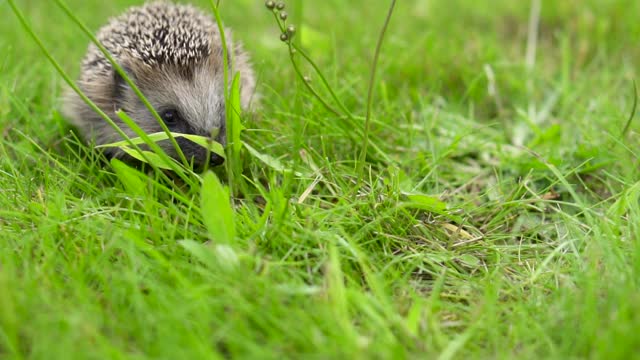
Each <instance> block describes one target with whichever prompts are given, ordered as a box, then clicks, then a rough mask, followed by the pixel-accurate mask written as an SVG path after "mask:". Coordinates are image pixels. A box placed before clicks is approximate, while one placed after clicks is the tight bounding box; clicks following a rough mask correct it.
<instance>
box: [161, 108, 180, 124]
mask: <svg viewBox="0 0 640 360" xmlns="http://www.w3.org/2000/svg"><path fill="white" fill-rule="evenodd" d="M160 117H161V118H162V121H164V123H165V124H167V126H171V125H175V124H177V123H178V121H179V120H180V113H178V110H176V109H167V110H164V111H162V112H161V113H160Z"/></svg>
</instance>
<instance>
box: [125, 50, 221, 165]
mask: <svg viewBox="0 0 640 360" xmlns="http://www.w3.org/2000/svg"><path fill="white" fill-rule="evenodd" d="M127 68H128V73H130V74H131V75H132V77H133V80H134V81H135V83H136V85H137V86H138V87H139V88H140V90H141V91H142V93H143V94H144V95H145V97H146V98H147V99H148V100H149V102H150V103H151V105H152V106H153V107H154V109H155V110H156V111H157V112H158V114H159V115H160V117H161V118H162V119H163V121H164V123H165V124H166V125H167V127H168V128H169V130H170V131H171V132H176V133H183V134H194V135H200V136H206V137H210V136H212V135H214V140H216V141H218V142H220V143H221V144H222V145H225V142H226V137H225V134H226V126H225V104H224V94H223V88H224V85H223V78H222V69H221V68H220V67H219V66H217V64H216V63H213V62H212V61H203V62H201V63H199V64H196V65H193V66H190V67H188V68H186V67H178V66H168V65H165V66H159V67H156V68H149V67H142V66H130V64H128V65H127ZM115 81H116V87H114V89H116V91H114V97H115V98H116V99H115V100H116V103H117V105H118V106H119V107H120V108H122V109H123V110H124V111H125V112H127V114H128V115H129V116H131V118H133V119H134V120H135V121H136V122H137V123H138V125H139V126H140V127H141V128H142V129H143V130H144V131H145V132H146V133H154V132H160V131H162V127H161V126H160V124H158V122H157V120H156V119H155V118H154V117H153V115H152V114H151V113H150V112H149V111H148V109H147V108H146V106H145V105H144V104H143V103H142V101H140V99H138V98H137V96H136V95H135V94H134V93H133V91H132V90H131V89H130V88H129V87H128V86H126V85H124V83H123V80H122V79H118V78H117V77H116V80H115ZM176 141H177V142H178V145H179V146H180V148H181V150H182V152H183V153H184V155H185V156H186V158H187V159H188V160H190V161H193V162H194V164H195V165H197V166H199V167H202V166H204V165H205V162H206V161H207V158H209V162H210V163H209V166H211V165H220V164H222V163H223V161H224V159H223V158H222V157H220V156H218V155H216V154H213V153H211V154H207V151H206V149H204V148H203V147H201V146H199V145H197V144H195V143H193V142H191V141H189V140H187V139H185V138H176ZM159 145H161V146H162V148H163V149H164V150H165V151H166V152H167V153H168V154H169V155H171V156H173V157H174V158H178V156H177V153H176V151H175V149H174V148H173V146H172V144H171V143H170V142H169V141H168V140H165V141H161V142H160V143H159Z"/></svg>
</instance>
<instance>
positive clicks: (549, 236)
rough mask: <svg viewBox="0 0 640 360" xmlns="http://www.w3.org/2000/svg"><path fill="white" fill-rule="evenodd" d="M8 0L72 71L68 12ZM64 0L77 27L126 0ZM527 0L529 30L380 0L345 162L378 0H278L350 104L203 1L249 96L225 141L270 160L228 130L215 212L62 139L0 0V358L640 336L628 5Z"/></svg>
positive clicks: (634, 51) (504, 3)
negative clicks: (234, 164)
mask: <svg viewBox="0 0 640 360" xmlns="http://www.w3.org/2000/svg"><path fill="white" fill-rule="evenodd" d="M194 2H195V3H197V4H199V5H200V6H201V7H202V8H203V9H210V6H209V1H204V0H203V1H194ZM16 3H17V5H18V7H19V8H20V9H21V10H22V11H23V12H24V14H25V16H26V18H27V20H28V21H29V23H30V24H31V25H32V27H33V29H34V31H35V32H36V33H37V34H38V35H39V36H40V37H41V38H42V40H43V42H44V43H45V45H46V46H47V48H48V49H49V50H50V51H51V53H52V55H53V56H54V57H55V58H56V59H57V60H58V62H60V63H61V64H62V66H63V68H64V70H65V71H67V72H68V73H69V74H71V75H72V76H74V77H75V76H76V75H77V74H78V70H79V63H80V59H81V57H82V55H83V53H84V51H85V49H86V46H87V44H88V41H89V40H88V39H87V38H86V37H85V36H84V35H83V34H82V31H81V30H80V29H78V28H77V27H76V26H75V25H74V24H73V23H72V21H71V20H69V19H68V18H67V17H66V16H65V15H64V13H63V12H62V11H61V10H60V9H58V8H57V6H56V5H55V2H53V1H26V0H21V1H16ZM67 3H68V4H69V5H70V7H71V9H73V11H74V13H75V15H76V16H78V17H79V18H80V19H81V20H82V21H83V22H85V23H86V24H87V25H88V26H89V27H90V28H91V29H93V30H96V29H98V28H99V26H101V25H102V24H104V23H105V21H106V18H107V16H111V15H115V14H118V13H119V12H121V11H122V10H123V9H124V8H126V7H127V6H129V5H132V4H134V3H139V2H137V1H125V0H118V1H110V2H102V3H101V2H85V1H80V0H67ZM542 3H543V4H542V8H541V11H540V13H539V15H540V16H539V19H538V21H536V22H535V24H537V25H538V32H537V33H536V34H537V36H531V35H532V34H531V33H530V31H529V28H530V19H531V18H532V17H531V16H530V10H531V9H530V8H531V7H530V4H529V3H528V2H527V1H511V0H497V1H490V0H479V1H475V2H470V1H464V0H433V1H426V0H411V1H409V0H407V1H399V2H398V4H397V6H396V12H395V14H394V15H393V18H392V20H391V23H390V25H389V29H388V31H387V34H386V38H385V42H384V43H383V46H382V50H381V53H380V62H379V64H378V73H377V76H376V82H375V84H374V87H373V91H374V93H373V94H374V101H373V107H372V109H371V110H372V111H371V129H370V133H369V141H370V143H371V146H370V148H369V149H368V152H367V158H366V163H365V164H364V166H363V169H362V171H361V172H359V171H358V169H359V166H358V158H359V156H360V155H361V154H362V136H361V134H362V131H363V129H364V116H365V112H366V108H367V90H368V88H367V86H368V81H367V79H369V75H370V73H369V72H370V69H371V60H372V57H373V50H374V48H375V44H376V41H377V39H378V35H379V31H380V28H381V26H382V24H383V21H384V17H385V15H386V11H387V7H388V5H389V2H387V1H381V0H375V1H373V0H367V1H365V0H354V1H339V0H330V1H313V2H308V1H302V0H290V1H288V2H287V6H288V8H287V10H288V12H289V22H291V23H293V24H295V25H296V27H297V28H298V34H297V37H296V41H299V44H300V45H301V46H302V48H304V49H305V51H306V52H308V53H309V54H310V56H311V57H312V58H313V59H314V61H316V62H317V64H318V66H319V67H320V69H322V71H323V73H324V75H325V76H326V78H327V80H328V82H329V83H330V84H331V86H332V89H333V90H334V91H335V93H336V94H337V96H338V97H339V99H340V101H341V102H342V103H344V105H345V107H346V108H347V109H348V110H349V111H350V112H351V113H352V114H353V115H354V117H353V119H349V118H348V117H339V116H336V115H335V114H333V113H331V112H330V111H328V110H327V109H326V108H325V107H324V106H323V105H322V104H321V103H320V102H319V101H317V99H315V98H314V97H313V96H311V95H310V93H309V92H308V91H307V90H306V88H305V86H304V85H303V84H302V83H301V82H300V81H298V79H297V77H296V73H295V71H294V69H293V67H292V66H291V64H290V62H289V58H288V51H287V48H286V45H285V44H283V43H282V42H281V41H280V40H279V38H278V37H279V31H278V27H277V25H276V23H275V21H274V19H273V16H272V15H271V14H270V13H269V12H268V11H266V10H265V8H264V5H263V2H262V1H249V0H238V1H224V0H223V1H222V6H221V16H222V18H223V19H224V21H225V23H226V24H227V25H229V26H230V27H232V28H233V29H234V30H235V36H237V37H239V38H241V39H242V40H243V41H244V43H245V46H246V48H247V49H248V50H249V51H250V52H251V54H252V56H253V59H254V63H255V67H256V71H257V73H258V74H259V91H260V93H261V94H262V100H261V102H262V106H261V107H260V109H259V110H257V112H256V114H252V115H251V116H246V117H245V119H244V123H245V126H246V127H247V128H248V129H247V130H246V131H245V132H244V134H243V140H244V141H246V142H247V143H248V144H250V145H251V146H252V147H253V148H254V149H255V150H256V151H257V152H258V153H259V154H262V155H263V156H268V157H271V158H272V159H278V160H279V161H280V163H281V164H282V165H283V166H284V167H285V168H286V169H285V171H279V170H278V169H274V168H273V167H270V166H267V165H265V163H264V162H263V161H260V160H259V159H258V158H257V157H255V156H253V155H251V154H250V153H248V152H244V155H243V161H244V163H245V176H246V180H247V184H248V185H247V189H246V191H247V193H245V194H243V195H244V196H243V197H242V198H240V197H238V198H236V199H235V200H234V202H233V207H232V210H230V208H229V207H228V205H226V203H225V201H224V200H225V198H224V197H222V198H221V196H222V195H223V194H224V192H223V191H222V190H218V191H215V189H217V188H216V187H215V186H214V185H212V184H215V183H214V182H211V178H208V180H206V182H205V185H206V186H205V189H204V190H203V191H201V188H200V186H194V187H193V188H185V187H179V186H175V187H173V186H169V185H167V182H166V181H163V180H162V179H161V178H160V177H159V176H158V175H157V174H156V175H154V174H151V175H150V176H149V177H147V176H144V175H143V174H141V173H138V172H135V171H133V170H130V169H128V168H122V167H115V168H113V167H111V166H110V165H105V164H103V163H101V160H100V159H99V158H98V157H97V156H96V155H95V154H92V153H91V152H88V151H87V150H86V149H84V148H82V147H78V146H77V145H75V144H76V142H75V141H74V140H73V138H72V136H71V135H70V133H69V129H68V127H67V125H66V123H65V121H64V119H63V118H62V117H61V116H60V115H59V114H58V110H59V109H60V95H61V90H62V85H63V82H62V78H61V77H60V76H59V74H58V73H57V72H56V71H55V69H54V68H53V67H52V66H51V64H50V63H49V62H48V61H47V59H46V58H45V57H44V56H43V54H42V53H41V51H40V50H39V48H38V47H37V46H36V44H35V43H34V42H33V41H32V39H31V38H30V37H29V36H28V34H27V33H26V32H25V31H24V30H23V29H22V28H21V27H20V24H19V23H18V21H17V18H16V17H15V16H13V15H12V13H11V10H10V8H9V6H8V4H7V1H0V13H2V14H3V15H4V16H3V20H2V21H0V189H1V192H0V234H1V240H0V358H10V359H13V358H16V359H20V358H42V359H56V358H65V359H67V358H96V359H105V358H172V359H175V358H189V359H193V358H196V359H197V358H216V357H217V358H225V357H230V356H231V357H239V358H281V357H289V358H432V357H433V358H437V357H439V358H442V359H450V358H460V359H466V358H524V359H529V358H530V359H547V358H555V359H567V358H620V359H628V358H634V357H635V358H639V357H640V355H638V349H640V336H638V335H637V333H636V331H637V329H638V328H639V327H640V312H639V311H638V304H640V287H639V286H640V280H639V279H640V181H639V179H640V166H639V165H640V164H639V159H638V157H639V156H640V146H639V145H640V136H639V134H640V124H639V122H638V121H637V120H638V119H637V118H636V117H634V118H631V124H630V126H629V129H628V130H627V131H626V133H625V132H624V129H625V126H626V124H627V122H628V121H629V119H630V116H633V115H634V114H631V112H632V109H633V107H634V102H635V96H636V95H635V94H634V82H635V81H637V80H638V78H639V77H638V71H639V69H640V46H639V44H638V39H640V22H638V21H637V14H640V2H637V1H628V0H580V1H578V0H566V1H542ZM533 19H536V17H535V16H534V17H533ZM527 54H529V56H527ZM532 55H533V56H532ZM302 69H303V72H304V74H308V75H313V73H312V72H311V71H310V68H308V67H303V68H302ZM320 83H321V82H320V79H319V78H318V77H317V76H312V81H311V84H313V85H314V86H316V87H318V88H320ZM320 93H321V94H322V96H323V98H325V99H327V101H328V102H329V103H330V104H331V105H332V106H336V104H335V103H334V102H333V100H331V97H330V96H328V94H327V93H326V92H325V91H324V90H320ZM116 166H117V165H116ZM291 170H293V171H291ZM197 183H198V182H197V181H195V182H194V184H196V185H197ZM229 219H232V221H233V222H234V223H235V225H234V226H233V227H229V226H225V227H221V225H220V224H228V222H229ZM231 228H233V229H234V231H235V233H234V231H233V230H229V229H231Z"/></svg>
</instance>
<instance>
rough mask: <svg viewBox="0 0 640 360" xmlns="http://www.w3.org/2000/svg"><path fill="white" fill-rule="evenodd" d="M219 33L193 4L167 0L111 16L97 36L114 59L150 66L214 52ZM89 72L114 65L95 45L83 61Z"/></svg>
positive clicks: (179, 62) (183, 61)
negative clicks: (135, 61) (177, 3)
mask: <svg viewBox="0 0 640 360" xmlns="http://www.w3.org/2000/svg"><path fill="white" fill-rule="evenodd" d="M218 37H219V35H218V30H217V26H216V25H215V23H213V22H212V20H211V18H209V17H207V16H206V15H204V14H203V13H202V12H200V11H198V10H197V9H196V8H194V7H192V6H190V5H175V4H171V3H168V2H165V1H156V2H150V3H147V4H145V5H143V6H140V7H134V8H131V9H129V11H127V12H126V13H124V14H122V15H120V16H118V17H115V18H113V19H111V21H110V22H109V24H108V25H106V26H105V27H103V28H102V29H101V30H100V31H99V33H98V36H97V38H98V40H99V41H100V42H101V43H102V44H103V45H104V47H105V48H106V49H107V50H108V51H109V52H110V53H111V54H112V55H113V56H114V58H115V59H117V60H119V59H121V58H125V57H129V58H132V59H135V60H138V61H140V62H142V63H144V64H146V65H148V66H157V65H164V64H168V65H176V66H182V67H184V66H190V65H192V64H194V63H197V62H199V61H202V60H203V59H205V58H206V57H207V56H209V55H210V54H211V49H212V47H213V46H212V44H213V42H214V41H216V40H217V38H218ZM82 66H83V73H84V74H86V75H92V74H94V75H95V74H104V73H106V72H109V71H111V70H112V65H111V63H109V61H108V60H107V59H106V58H105V57H104V55H103V54H102V53H101V52H100V50H99V49H98V48H97V47H96V46H95V45H90V47H89V51H88V52H87V55H86V57H85V59H84V61H83V65H82Z"/></svg>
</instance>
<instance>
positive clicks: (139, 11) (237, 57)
mask: <svg viewBox="0 0 640 360" xmlns="http://www.w3.org/2000/svg"><path fill="white" fill-rule="evenodd" d="M218 29H219V28H218V26H217V23H216V22H215V21H214V20H213V19H212V18H211V17H210V16H207V15H205V13H204V12H202V11H201V10H199V9H197V8H195V7H193V6H191V5H186V4H174V3H171V2H167V1H155V2H150V3H146V4H144V5H142V6H136V7H131V8H129V9H128V10H127V11H126V12H125V13H123V14H122V15H120V16H118V17H115V18H112V19H111V20H110V21H109V23H108V24H107V25H106V26H104V27H102V28H101V29H100V30H99V31H98V34H97V39H98V40H99V41H100V43H101V44H102V45H103V46H104V47H105V48H106V49H107V50H108V51H109V52H110V54H111V55H112V57H113V58H114V59H115V61H116V62H117V63H118V64H119V65H120V66H121V67H122V68H123V69H124V70H125V72H126V74H127V77H129V78H130V79H131V80H132V81H133V82H134V83H135V84H136V86H137V87H138V88H139V89H140V91H141V92H142V93H143V94H144V96H145V97H146V98H147V100H148V101H149V103H150V104H151V105H152V106H153V108H154V110H156V112H157V113H158V115H159V116H160V117H161V119H162V121H163V122H164V123H165V124H166V126H167V127H168V129H169V130H170V131H172V132H176V133H184V134H194V135H200V136H207V137H210V136H211V135H213V134H216V133H217V135H216V136H215V138H214V139H213V140H215V141H217V142H219V143H221V144H222V145H223V146H224V145H225V143H226V136H225V134H226V125H225V100H224V65H223V64H224V62H223V57H224V55H223V46H222V41H221V36H220V32H219V30H218ZM225 39H226V43H227V48H228V49H229V51H228V58H229V59H231V57H233V67H234V68H233V69H230V70H232V71H233V72H230V73H231V74H232V73H235V72H239V73H240V79H241V81H240V103H241V108H242V109H243V110H248V109H249V107H250V104H251V100H252V96H253V93H254V90H255V76H254V72H253V70H252V68H251V64H250V60H249V56H248V54H247V53H246V52H245V51H244V50H243V48H242V45H241V44H240V43H239V42H234V41H232V39H231V33H230V31H229V30H228V29H225ZM231 63H232V62H231V61H229V62H228V64H231ZM77 85H78V87H79V88H80V90H82V92H83V93H84V94H85V95H86V96H87V97H88V98H89V99H91V100H92V101H93V102H94V103H95V104H96V105H97V106H98V107H99V108H100V109H101V110H102V111H104V112H105V113H106V114H107V115H108V116H109V117H110V118H111V119H112V120H113V121H114V122H115V123H116V124H117V125H118V126H119V127H120V128H121V129H122V130H123V131H124V132H125V133H126V134H127V136H129V137H136V134H135V133H134V132H133V131H132V130H131V129H130V128H129V127H128V126H127V125H126V124H124V123H123V122H122V120H121V119H120V118H119V117H118V116H117V115H116V112H117V111H118V110H122V111H124V112H125V113H127V115H129V116H130V117H131V118H132V119H134V121H135V122H136V123H137V124H138V125H139V126H140V128H141V129H142V130H143V131H144V132H146V133H148V134H150V133H155V132H160V131H162V127H161V125H160V124H159V123H158V121H157V120H156V118H155V117H154V116H153V115H152V113H151V112H150V111H149V110H148V108H147V107H146V106H145V105H144V104H143V102H142V101H141V100H140V99H139V98H138V97H137V96H136V94H135V93H134V92H133V90H132V89H131V87H130V86H129V85H128V84H127V82H126V81H125V80H124V78H123V77H121V76H120V75H119V73H118V72H117V71H116V70H115V69H114V67H113V66H112V64H111V63H110V62H109V60H107V58H106V57H105V56H104V54H103V53H102V52H101V51H100V50H99V49H98V48H97V46H95V45H94V44H90V45H89V48H88V50H87V53H86V55H85V57H84V59H83V61H82V65H81V72H80V77H79V79H78V81H77ZM63 113H64V115H65V116H66V117H67V118H68V119H69V120H70V122H71V124H72V125H74V126H75V128H77V129H78V131H79V132H80V135H81V137H83V138H84V139H85V140H87V141H88V142H89V143H91V144H93V145H103V144H108V143H112V142H115V141H120V140H122V139H121V136H120V135H119V134H118V132H116V131H115V129H113V127H112V126H111V125H109V123H108V122H107V121H105V119H103V118H102V117H101V116H100V115H98V114H97V113H96V112H94V111H93V110H92V109H91V108H90V107H89V106H88V105H87V104H86V103H85V102H84V101H83V100H82V99H81V98H80V96H78V94H76V93H75V92H73V91H67V93H66V96H65V99H64V109H63ZM216 130H217V131H216ZM176 142H177V143H178V146H179V147H180V149H181V150H182V152H183V154H184V155H185V157H186V158H187V159H188V160H189V161H191V162H192V163H193V164H194V165H197V166H200V167H201V166H204V165H205V162H206V159H209V163H208V164H206V165H207V166H209V165H211V166H216V165H220V164H222V163H223V162H224V158H223V157H221V156H219V155H217V154H214V153H211V154H208V151H207V150H206V149H205V148H203V147H201V146H199V145H197V144H195V143H193V142H191V141H189V140H187V139H185V138H183V137H177V138H176ZM158 145H160V146H161V147H162V149H163V150H164V151H166V152H167V154H168V155H170V156H171V157H173V158H175V159H179V158H178V154H177V151H176V149H175V148H174V146H173V144H172V143H171V142H170V141H169V140H163V141H160V142H159V143H158ZM105 152H106V155H107V156H108V157H119V158H126V157H127V156H126V155H125V153H124V152H123V151H122V150H119V149H117V148H108V150H105Z"/></svg>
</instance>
